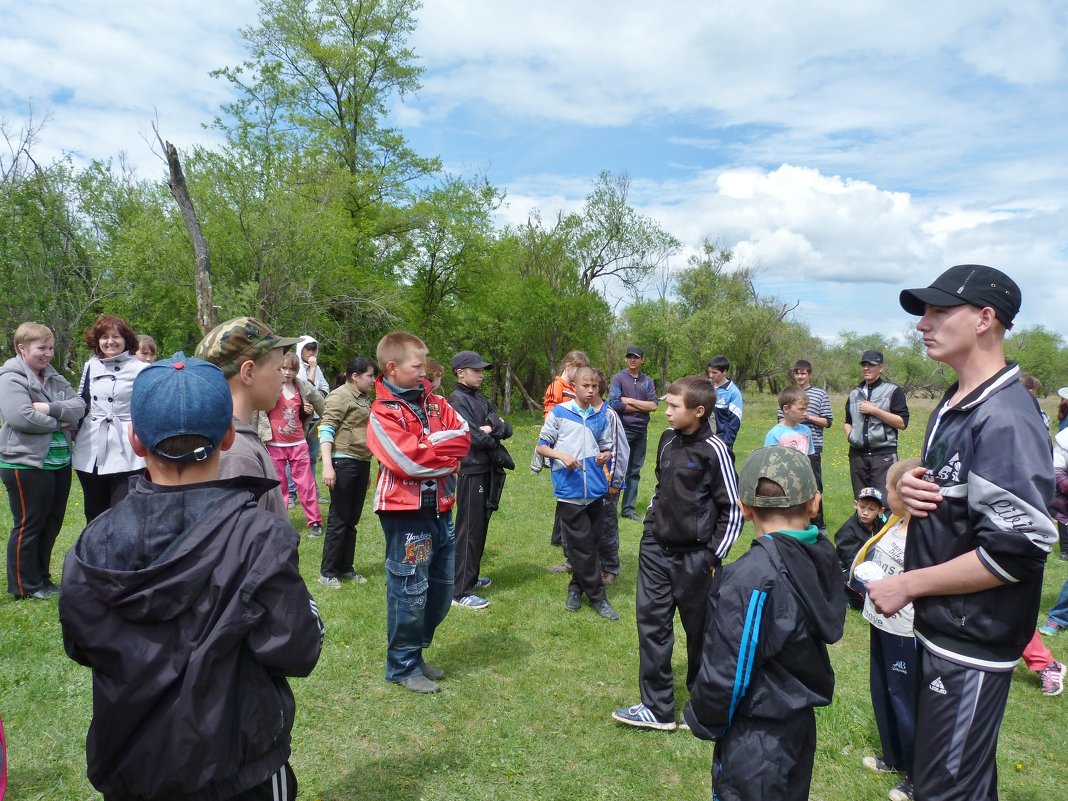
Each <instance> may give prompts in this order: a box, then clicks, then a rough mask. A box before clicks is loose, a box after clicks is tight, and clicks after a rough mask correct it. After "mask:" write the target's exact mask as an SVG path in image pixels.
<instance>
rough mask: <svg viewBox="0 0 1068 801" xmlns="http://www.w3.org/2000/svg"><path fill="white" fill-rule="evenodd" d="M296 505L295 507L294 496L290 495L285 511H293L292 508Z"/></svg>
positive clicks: (295, 500)
mask: <svg viewBox="0 0 1068 801" xmlns="http://www.w3.org/2000/svg"><path fill="white" fill-rule="evenodd" d="M296 505H297V498H296V496H295V495H290V496H289V503H288V504H286V508H287V509H293V508H295V507H296Z"/></svg>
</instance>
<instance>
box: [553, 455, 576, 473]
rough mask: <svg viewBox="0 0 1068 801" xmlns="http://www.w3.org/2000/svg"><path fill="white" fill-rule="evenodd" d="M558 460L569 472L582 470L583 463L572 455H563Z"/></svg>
mask: <svg viewBox="0 0 1068 801" xmlns="http://www.w3.org/2000/svg"><path fill="white" fill-rule="evenodd" d="M557 458H558V459H559V460H560V462H561V463H562V464H563V465H564V467H566V468H567V469H568V470H581V469H582V462H580V461H579V460H578V459H576V458H575V457H574V456H572V455H571V454H570V453H561V454H560V455H559V456H558V457H557Z"/></svg>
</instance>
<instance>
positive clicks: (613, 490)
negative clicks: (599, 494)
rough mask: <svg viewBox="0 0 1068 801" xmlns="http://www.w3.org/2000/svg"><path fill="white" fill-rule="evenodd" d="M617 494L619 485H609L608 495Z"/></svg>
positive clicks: (611, 496) (614, 495)
mask: <svg viewBox="0 0 1068 801" xmlns="http://www.w3.org/2000/svg"><path fill="white" fill-rule="evenodd" d="M617 495H619V487H609V488H608V496H609V497H610V498H614V497H616V496H617Z"/></svg>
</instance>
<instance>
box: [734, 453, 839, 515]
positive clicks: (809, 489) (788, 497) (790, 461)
mask: <svg viewBox="0 0 1068 801" xmlns="http://www.w3.org/2000/svg"><path fill="white" fill-rule="evenodd" d="M762 478H766V479H768V480H769V481H774V482H775V483H776V484H778V485H779V486H780V487H782V489H783V492H784V493H785V495H784V496H779V497H773V496H766V495H757V494H756V492H757V484H758V483H759V482H760V479H762ZM818 491H819V490H818V488H817V487H816V476H815V475H814V474H813V473H812V464H811V463H810V462H809V460H808V457H807V456H806V455H805V454H803V453H801V451H796V450H794V449H793V448H788V447H786V446H785V445H772V446H771V447H768V448H761V449H760V450H756V451H753V452H752V453H751V454H749V457H748V458H747V459H746V460H745V462H744V463H743V464H742V470H741V473H740V474H739V476H738V493H739V495H740V496H741V499H742V503H744V504H745V505H746V506H753V507H757V508H761V509H774V508H780V509H781V508H786V507H789V506H797V505H798V504H802V503H805V502H806V501H808V500H809V499H810V498H812V496H813V495H815V494H816V493H817V492H818Z"/></svg>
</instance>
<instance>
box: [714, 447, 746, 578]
mask: <svg viewBox="0 0 1068 801" xmlns="http://www.w3.org/2000/svg"><path fill="white" fill-rule="evenodd" d="M705 441H706V442H707V443H708V444H709V445H711V446H712V450H713V451H714V452H715V454H716V459H717V461H718V462H719V472H720V475H721V477H722V478H723V484H724V486H725V487H726V488H727V497H728V498H729V499H730V510H729V512H728V515H727V527H726V528H725V529H724V531H723V540H722V541H721V542H720V544H719V547H718V548H716V556H717V557H718V558H719V559H720V560H721V561H722V560H723V559H726V558H727V554H728V553H730V550H731V547H732V546H733V545H734V543H735V542H736V541H737V539H738V537H739V536H740V535H741V533H742V526H743V525H744V524H745V519H744V518H743V517H742V509H741V507H740V506H738V498H739V495H738V481H737V479H736V478H735V475H734V461H733V460H732V459H731V456H730V451H729V450H728V449H727V446H726V445H724V444H723V440H721V439H719V438H718V437H714V436H713V437H709V438H708V439H707V440H705Z"/></svg>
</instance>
